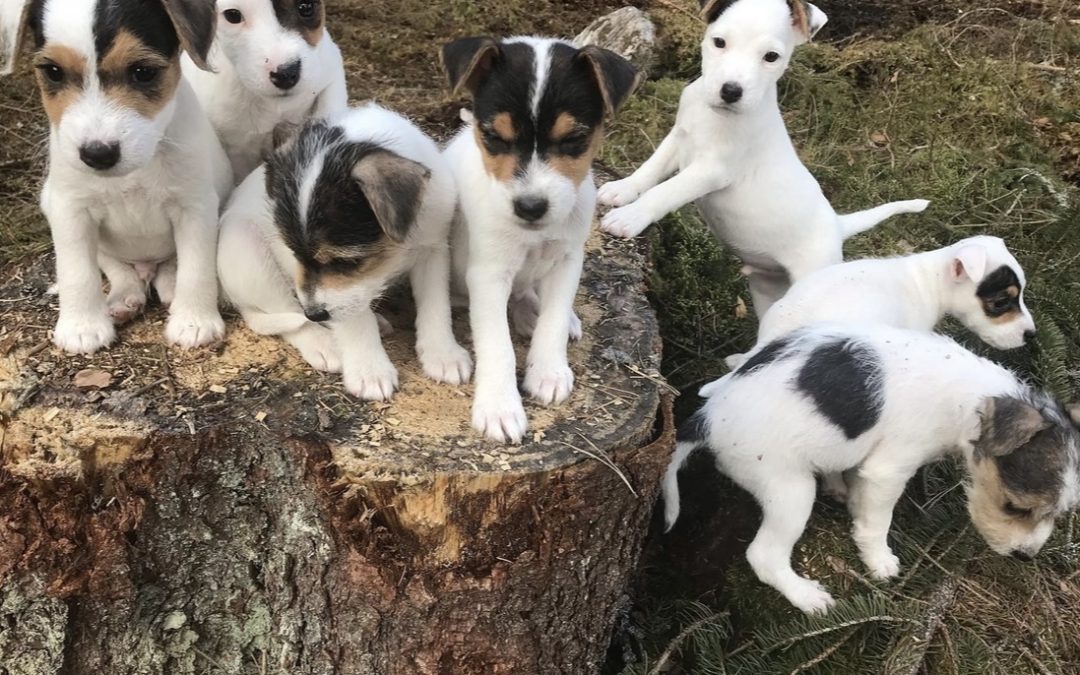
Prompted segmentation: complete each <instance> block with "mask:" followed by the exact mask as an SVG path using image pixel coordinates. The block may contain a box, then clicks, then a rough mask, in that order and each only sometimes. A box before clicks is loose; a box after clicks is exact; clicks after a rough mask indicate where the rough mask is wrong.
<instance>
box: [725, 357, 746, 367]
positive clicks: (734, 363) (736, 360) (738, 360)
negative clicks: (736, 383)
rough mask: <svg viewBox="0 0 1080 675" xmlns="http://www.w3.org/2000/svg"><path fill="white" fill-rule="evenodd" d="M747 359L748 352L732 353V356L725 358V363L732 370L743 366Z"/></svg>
mask: <svg viewBox="0 0 1080 675" xmlns="http://www.w3.org/2000/svg"><path fill="white" fill-rule="evenodd" d="M745 361H746V354H732V355H731V356H729V357H727V358H726V359H724V363H726V364H727V367H728V368H730V369H732V370H738V368H739V366H741V365H742V364H743V363H744V362H745Z"/></svg>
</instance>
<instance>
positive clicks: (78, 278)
mask: <svg viewBox="0 0 1080 675" xmlns="http://www.w3.org/2000/svg"><path fill="white" fill-rule="evenodd" d="M15 4H20V3H18V2H16V3H15ZM19 9H20V10H22V11H16V10H15V9H14V8H13V5H12V4H5V7H4V9H3V11H0V21H3V22H4V25H2V26H0V35H4V36H5V38H4V41H3V45H4V47H5V49H6V53H5V54H4V55H3V57H2V58H3V62H0V70H10V68H11V64H12V62H13V59H14V56H15V54H16V53H17V52H18V51H19V49H20V45H21V44H22V42H24V41H25V40H26V39H27V38H28V39H29V40H30V42H31V43H32V44H33V46H34V57H33V58H34V66H35V68H36V70H37V80H38V85H39V87H40V89H41V99H42V103H43V105H44V108H45V112H46V114H47V115H48V118H49V169H48V175H47V176H46V178H45V183H44V186H43V188H42V192H41V208H42V210H43V211H44V213H45V216H46V218H47V219H48V221H49V226H50V229H51V231H52V239H53V245H54V247H55V249H56V273H57V288H58V290H59V295H60V317H59V320H58V321H57V324H56V329H55V331H54V333H53V339H54V341H55V342H56V344H57V345H58V346H60V347H61V348H62V349H64V350H65V351H68V352H74V353H83V354H90V353H93V352H95V351H97V350H98V349H101V348H102V347H105V346H107V345H109V344H110V343H112V342H113V340H114V339H115V338H116V329H115V327H114V322H115V323H123V322H125V321H127V320H129V319H131V318H132V317H133V316H134V315H135V314H137V313H138V312H139V311H140V310H141V309H142V307H143V306H144V305H145V303H146V299H147V290H148V288H147V287H148V284H151V283H152V284H153V285H154V287H155V288H156V290H157V293H158V296H159V297H160V299H161V300H162V302H163V303H165V304H169V305H171V307H170V316H169V321H168V324H167V326H166V328H165V336H166V338H167V339H168V341H169V342H171V343H173V344H176V345H180V346H183V347H196V346H199V345H204V344H207V343H209V342H212V341H214V340H217V339H220V338H221V337H222V335H223V334H224V331H225V325H224V323H223V322H222V320H221V315H220V314H219V313H218V307H217V291H218V287H217V279H216V275H215V274H214V259H215V251H216V244H217V220H218V207H219V204H220V203H221V201H222V200H224V199H225V198H226V197H227V196H228V192H229V190H230V189H231V188H232V172H231V171H230V169H229V164H228V159H227V158H226V156H225V153H224V151H223V150H222V148H221V145H220V143H219V142H218V139H217V136H216V135H215V134H214V130H213V127H211V125H210V122H209V120H207V118H206V115H205V114H204V113H203V111H202V109H201V108H200V107H199V102H198V100H197V99H196V97H195V94H194V92H193V91H192V90H191V87H190V86H189V85H188V83H187V82H186V81H185V80H184V78H183V77H182V74H181V66H180V54H181V51H184V52H186V53H187V54H188V55H189V56H190V58H191V59H192V60H193V61H194V62H195V63H196V64H198V65H199V66H201V67H206V62H205V59H206V57H207V54H208V53H209V49H210V44H211V42H212V40H213V37H214V15H213V12H212V10H211V9H210V7H209V6H208V5H207V4H206V3H204V2H199V1H197V0H30V1H29V2H24V3H21V5H20V7H19ZM16 17H17V18H16ZM12 19H15V20H16V21H17V24H16V26H15V27H14V28H13V27H12V26H11V25H10V21H11V20H12ZM102 272H104V273H105V276H106V277H107V278H108V281H109V294H108V297H107V298H106V297H103V296H102V292H101V274H102Z"/></svg>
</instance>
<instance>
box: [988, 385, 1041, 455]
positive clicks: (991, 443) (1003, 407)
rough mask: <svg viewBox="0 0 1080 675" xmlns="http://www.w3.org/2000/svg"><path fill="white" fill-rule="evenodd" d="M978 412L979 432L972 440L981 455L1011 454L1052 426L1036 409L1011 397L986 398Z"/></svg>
mask: <svg viewBox="0 0 1080 675" xmlns="http://www.w3.org/2000/svg"><path fill="white" fill-rule="evenodd" d="M981 415H982V433H981V434H980V436H979V438H978V440H977V441H975V454H976V456H977V457H980V458H987V457H1004V456H1005V455H1010V454H1012V453H1013V452H1014V451H1016V450H1017V449H1018V448H1021V447H1023V446H1024V445H1026V444H1027V443H1028V441H1030V440H1031V439H1032V438H1034V437H1035V435H1036V434H1038V433H1039V432H1040V431H1044V430H1046V429H1049V428H1050V426H1051V423H1050V421H1049V420H1047V419H1046V418H1045V417H1043V414H1042V413H1041V412H1039V410H1038V409H1036V408H1034V407H1033V406H1031V405H1030V404H1028V403H1026V402H1024V401H1021V400H1020V399H1017V398H1012V397H1010V396H997V397H995V398H991V399H987V400H986V401H985V402H984V403H983V407H982V410H981Z"/></svg>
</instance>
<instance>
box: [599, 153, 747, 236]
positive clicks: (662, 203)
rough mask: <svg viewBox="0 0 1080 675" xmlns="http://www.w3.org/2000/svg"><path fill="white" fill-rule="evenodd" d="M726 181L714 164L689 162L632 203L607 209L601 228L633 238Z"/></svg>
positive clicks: (721, 187) (722, 185)
mask: <svg viewBox="0 0 1080 675" xmlns="http://www.w3.org/2000/svg"><path fill="white" fill-rule="evenodd" d="M728 183H729V181H728V180H727V179H725V178H724V177H723V174H722V173H721V172H720V171H719V170H718V169H717V168H716V167H715V166H711V165H708V166H707V165H705V164H704V163H698V164H691V165H690V166H688V167H687V168H685V169H683V170H682V171H681V172H679V173H678V174H677V175H676V176H675V177H673V178H671V179H669V180H667V181H666V182H663V183H661V184H660V185H657V186H656V187H654V188H652V189H651V190H649V191H648V192H646V193H645V194H643V195H642V196H641V197H640V198H639V199H638V200H637V201H636V202H634V203H633V204H629V205H628V206H623V207H621V208H617V209H614V210H613V211H609V212H608V214H607V215H606V216H604V219H603V220H602V221H601V228H602V229H603V230H604V231H605V232H608V233H609V234H613V235H615V236H618V237H627V238H629V237H636V236H637V235H639V234H641V233H642V232H643V231H644V230H645V228H646V227H648V226H649V225H650V224H652V223H655V222H656V221H658V220H660V219H661V218H663V217H664V216H666V215H667V214H669V213H671V212H672V211H674V210H676V209H678V208H681V207H683V206H686V205H687V204H689V203H690V202H692V201H694V200H696V199H700V198H702V197H704V196H705V195H707V194H709V193H710V192H716V191H717V190H721V189H723V188H724V187H725V186H726V185H727V184H728Z"/></svg>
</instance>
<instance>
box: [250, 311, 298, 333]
mask: <svg viewBox="0 0 1080 675" xmlns="http://www.w3.org/2000/svg"><path fill="white" fill-rule="evenodd" d="M243 314H244V321H245V322H247V325H248V328H250V329H251V330H253V331H255V332H256V333H258V334H259V335H284V334H285V333H292V332H294V331H298V330H300V329H301V328H303V327H304V326H306V325H307V324H308V320H307V317H306V316H304V315H303V314H298V313H294V312H282V313H279V314H266V313H264V312H244V313H243Z"/></svg>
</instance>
